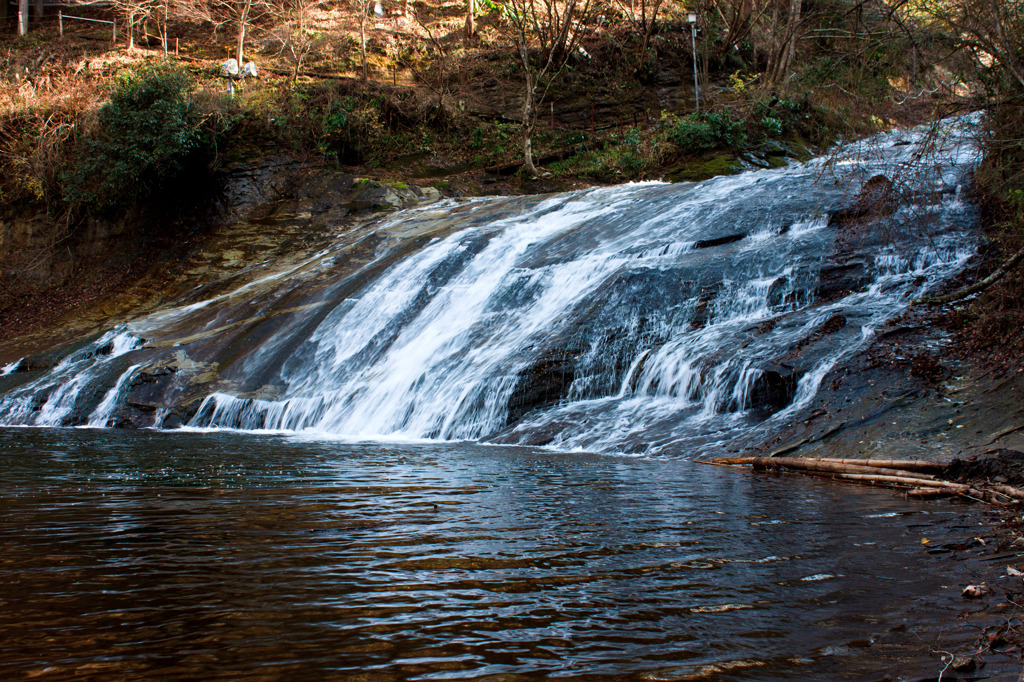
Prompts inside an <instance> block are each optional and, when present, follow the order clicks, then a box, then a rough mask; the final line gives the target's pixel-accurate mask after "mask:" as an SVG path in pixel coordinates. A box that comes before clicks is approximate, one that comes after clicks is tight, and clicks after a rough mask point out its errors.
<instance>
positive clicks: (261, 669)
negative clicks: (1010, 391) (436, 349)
mask: <svg viewBox="0 0 1024 682" xmlns="http://www.w3.org/2000/svg"><path fill="white" fill-rule="evenodd" d="M0 512H2V513H0V676H2V677H5V678H10V677H15V676H42V677H51V678H62V679H66V678H69V677H75V676H81V677H101V678H102V677H107V678H109V677H117V678H130V679H146V678H159V679H174V678H178V679H181V678H189V679H218V678H228V679H239V678H274V679H277V678H281V677H286V676H289V677H291V676H314V675H315V676H328V677H331V676H333V677H341V678H351V677H358V678H359V679H368V680H390V679H440V678H445V679H451V678H459V677H467V678H468V677H482V676H492V675H493V676H499V677H497V678H495V679H508V680H514V679H533V678H542V677H543V678H546V677H551V676H564V677H573V676H579V677H591V676H608V677H612V676H614V677H617V678H635V679H722V680H729V679H779V678H793V679H843V678H846V679H879V678H885V677H889V678H900V677H902V678H906V679H910V678H913V677H915V676H932V677H934V676H936V675H937V674H938V672H939V671H940V670H941V669H942V665H941V664H940V663H939V656H940V654H939V653H938V652H939V651H941V650H953V651H958V650H963V649H964V648H965V647H967V646H969V644H970V642H971V641H973V639H974V638H975V637H976V636H977V632H976V631H973V630H968V629H966V628H961V627H958V626H957V624H956V623H957V621H956V614H957V612H958V611H959V610H962V608H963V602H962V601H961V599H960V585H959V583H958V582H957V581H958V580H959V578H958V576H962V575H963V574H964V572H965V570H967V571H968V572H969V571H970V570H971V566H970V565H968V566H965V562H967V563H968V564H969V562H970V561H972V560H971V559H967V558H951V555H950V554H933V553H929V551H928V550H929V548H935V547H939V546H941V545H942V544H944V543H956V542H962V541H963V540H964V539H965V538H970V537H971V536H972V535H975V534H977V533H978V530H977V528H978V524H979V523H980V522H981V521H982V512H981V511H979V510H978V509H976V508H973V507H968V506H964V505H959V504H955V503H943V502H927V503H925V502H915V501H908V500H904V499H901V498H899V497H898V496H896V495H894V494H893V493H892V492H890V491H884V490H875V489H870V488H861V487H856V486H848V485H841V484H836V483H832V482H829V481H821V480H813V479H805V478H798V477H789V476H775V477H773V476H763V475H753V474H751V473H750V472H748V471H736V470H729V469H723V468H718V467H711V466H706V465H701V464H699V463H693V462H687V461H680V460H677V459H668V458H663V459H658V458H642V457H636V458H625V457H610V456H597V455H590V454H584V453H579V454H565V453H553V452H549V451H545V450H537V449H527V448H511V447H509V448H505V447H495V446H479V445H473V444H466V443H435V444H409V443H404V444H403V443H379V442H378V443H352V442H337V441H335V442H332V441H322V440H319V441H318V440H309V439H298V438H295V437H293V436H292V437H286V436H272V435H260V436H254V435H246V434H239V433H223V432H221V433H186V432H161V431H134V432H126V431H108V430H96V429H91V430H88V429H7V430H0ZM924 538H927V539H928V543H926V544H922V539H924ZM991 668H992V667H991V666H990V668H988V669H986V672H987V673H992V672H995V671H994V670H992V669H991Z"/></svg>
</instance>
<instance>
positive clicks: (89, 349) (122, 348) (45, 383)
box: [0, 328, 142, 426]
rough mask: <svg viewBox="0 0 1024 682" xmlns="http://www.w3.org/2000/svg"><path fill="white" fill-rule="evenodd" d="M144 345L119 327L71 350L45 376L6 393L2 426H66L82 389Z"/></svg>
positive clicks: (1, 410)
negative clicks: (115, 361) (123, 357)
mask: <svg viewBox="0 0 1024 682" xmlns="http://www.w3.org/2000/svg"><path fill="white" fill-rule="evenodd" d="M141 346H142V340H141V339H139V338H138V337H136V336H134V335H132V334H131V333H129V332H128V331H127V330H125V329H124V328H118V329H114V330H111V331H109V332H107V333H105V334H103V335H102V336H101V337H100V338H99V339H97V340H95V341H94V342H92V343H90V344H87V345H86V346H84V347H82V348H79V349H77V350H74V351H72V352H71V353H70V354H68V355H67V356H66V357H65V358H64V359H63V360H61V361H60V362H59V363H58V364H57V365H56V366H54V367H53V369H51V370H50V371H49V372H47V373H46V374H43V375H42V376H39V377H38V378H36V379H34V380H30V381H28V382H26V383H24V384H21V385H20V386H17V387H16V388H14V389H13V390H10V391H8V392H7V393H6V394H4V396H3V398H2V399H0V425H5V426H12V425H31V426H64V425H66V424H65V421H66V419H67V418H68V417H69V416H71V414H72V412H73V411H74V410H75V407H76V406H77V405H78V402H79V400H80V399H81V398H82V393H83V390H84V389H85V388H86V387H89V386H91V385H92V384H93V382H94V381H95V380H96V379H98V378H101V377H102V375H103V374H104V373H105V372H106V371H108V370H109V369H110V366H111V362H112V361H114V360H116V359H117V358H120V357H122V356H124V355H127V354H128V353H131V352H132V351H134V350H136V349H138V348H140V347H141Z"/></svg>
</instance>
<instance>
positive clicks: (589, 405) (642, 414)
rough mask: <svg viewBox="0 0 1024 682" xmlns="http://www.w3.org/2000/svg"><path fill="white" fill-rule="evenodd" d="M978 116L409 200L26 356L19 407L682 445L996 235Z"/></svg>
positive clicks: (10, 414) (793, 400)
mask: <svg viewBox="0 0 1024 682" xmlns="http://www.w3.org/2000/svg"><path fill="white" fill-rule="evenodd" d="M968 132H969V131H967V130H966V128H965V126H964V125H962V124H954V123H948V124H946V125H945V127H943V128H942V129H941V130H940V134H939V135H938V136H937V137H933V138H932V137H928V138H926V137H924V136H923V135H922V134H921V133H920V132H917V133H892V134H889V135H885V136H880V137H879V138H876V139H874V140H871V141H868V142H865V143H862V144H859V145H853V146H850V147H848V148H845V149H843V150H842V151H840V152H837V154H836V155H835V156H834V157H831V158H829V159H818V160H816V161H813V162H810V163H806V164H793V165H792V166H789V167H787V168H782V169H777V170H766V171H758V172H748V173H744V174H741V175H738V176H734V177H722V178H715V179H713V180H710V181H708V182H703V183H698V184H681V185H667V184H662V183H647V184H641V185H627V186H621V187H612V188H599V189H594V190H588V191H584V192H575V193H569V194H562V195H553V196H547V197H518V198H500V199H493V200H474V201H468V202H449V203H447V204H442V205H439V206H432V207H429V208H426V209H422V210H418V211H406V212H400V213H398V214H395V215H394V216H391V217H389V218H387V219H385V220H383V221H382V222H379V223H376V224H373V225H371V226H369V227H368V228H365V229H361V230H354V231H350V232H343V233H342V234H339V235H338V237H337V239H336V241H335V242H334V244H333V245H332V246H331V247H330V248H328V249H326V250H325V251H323V252H321V253H318V254H315V255H314V256H312V257H310V258H309V259H308V260H306V261H304V262H300V263H298V264H294V265H293V266H289V267H280V268H278V269H277V270H274V269H272V268H271V266H270V265H269V264H266V263H262V264H259V265H257V266H254V267H253V269H252V270H251V271H250V272H248V273H247V275H248V279H245V280H244V281H240V282H239V283H238V284H237V285H236V286H235V288H234V290H230V291H226V292H223V291H222V292H220V293H216V294H214V293H213V292H210V293H207V292H205V290H203V289H200V290H198V291H196V292H194V294H193V295H192V296H191V297H190V298H187V299H186V300H183V301H179V302H177V303H176V304H169V305H168V306H167V307H165V308H164V309H162V310H160V311H157V312H156V313H154V314H152V315H149V316H147V317H144V318H140V319H137V320H134V321H132V322H131V323H130V324H129V325H127V326H126V327H122V328H118V329H113V330H110V331H109V332H108V333H107V334H105V335H104V336H103V337H101V338H99V339H96V340H95V341H93V342H92V343H90V344H87V345H84V346H79V347H77V348H75V349H73V350H72V352H70V353H69V354H66V355H64V356H63V357H62V358H60V360H59V362H58V363H56V364H55V365H54V366H48V364H47V362H42V361H33V362H28V363H25V364H24V365H11V366H10V367H11V371H9V372H8V371H7V368H5V369H4V371H5V372H6V373H5V374H4V375H2V376H0V391H3V396H2V398H0V424H8V425H20V424H32V425H40V426H59V425H63V426H68V425H84V424H90V425H94V426H103V425H108V424H109V425H116V424H123V423H130V424H133V425H156V426H165V427H167V426H176V425H179V424H180V423H182V422H187V423H188V424H189V425H191V426H194V427H221V428H232V429H243V430H269V431H282V430H283V431H293V432H314V433H320V434H329V435H332V436H336V435H341V436H346V437H360V438H367V437H370V438H380V437H400V438H406V439H410V438H411V439H423V438H425V439H432V440H448V441H451V440H456V441H458V440H475V441H488V442H501V443H509V444H525V445H546V446H548V447H551V448H554V449H558V450H578V449H586V450H591V451H599V452H620V453H652V454H662V453H667V454H674V455H681V456H686V457H692V456H695V455H699V454H701V453H706V452H709V451H714V450H717V449H720V448H721V447H722V446H725V445H729V444H736V443H741V442H743V441H744V439H747V440H749V439H751V438H756V437H760V436H761V435H763V433H764V432H765V431H766V430H770V429H772V428H775V427H778V426H779V425H781V424H785V423H786V422H787V420H789V419H790V418H791V417H792V415H793V414H794V413H795V412H796V411H798V410H799V409H801V408H803V407H805V406H806V405H808V404H809V402H810V401H811V400H812V399H813V398H814V396H815V393H816V392H817V390H818V387H819V385H820V383H821V381H822V380H823V378H824V377H825V376H826V375H827V373H828V372H829V371H830V370H831V369H832V368H833V367H835V366H836V365H837V364H838V363H840V362H841V361H842V360H843V359H844V358H846V357H849V356H850V355H851V354H853V353H855V352H857V351H858V350H861V349H863V348H865V347H867V346H868V345H869V344H870V342H871V339H872V338H873V335H874V334H875V331H876V330H878V329H879V328H881V327H883V326H884V325H885V324H886V323H887V322H888V321H889V320H891V319H893V318H894V317H896V316H898V315H899V314H900V312H901V311H902V310H904V309H905V307H906V305H907V303H908V301H909V300H910V299H911V298H912V297H914V296H918V295H921V294H923V293H925V292H927V291H928V290H930V289H932V288H934V287H935V286H936V285H938V284H940V283H942V282H943V281H945V280H946V279H948V278H949V277H950V276H952V275H954V274H955V273H957V272H958V271H959V270H961V269H962V268H963V266H964V264H965V263H966V262H967V260H968V259H969V258H970V257H971V256H972V255H973V254H974V252H975V237H974V236H973V232H972V230H973V227H974V222H975V211H974V209H973V208H972V207H971V206H970V205H968V204H966V203H965V202H964V201H962V199H961V189H962V185H963V183H964V181H965V180H964V178H965V175H966V174H967V173H968V172H969V171H970V169H971V168H972V167H973V164H974V163H975V162H976V160H977V150H976V148H975V147H974V146H973V144H972V143H971V139H970V137H969V134H968ZM877 175H885V176H886V177H887V178H891V179H892V182H891V190H890V191H889V193H888V194H887V195H886V197H887V198H886V200H885V201H884V202H882V206H881V208H880V210H877V211H876V212H877V213H879V216H878V218H877V220H874V221H867V222H858V220H852V221H850V220H846V222H844V221H843V220H842V219H840V218H837V216H841V215H843V214H844V212H846V213H849V211H850V208H851V206H855V205H856V203H857V201H858V196H859V195H860V194H861V191H862V187H863V186H864V185H865V182H866V181H867V180H868V179H869V178H872V177H874V176H877ZM873 187H876V188H877V187H878V185H877V184H876V185H873ZM875 208H876V209H878V208H879V207H877V206H876V207H875ZM268 268H269V269H268ZM836 273H839V275H837V274H836ZM837 277H838V278H839V280H838V281H839V283H838V284H837V283H836V281H837V280H836V278H837ZM829 325H831V326H829ZM826 328H827V329H828V330H829V331H828V332H827V333H825V332H823V331H822V330H823V329H826ZM169 417H173V419H171V420H170V421H168V418H169Z"/></svg>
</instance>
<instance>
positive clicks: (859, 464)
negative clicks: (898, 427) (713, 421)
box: [710, 457, 1024, 505]
mask: <svg viewBox="0 0 1024 682" xmlns="http://www.w3.org/2000/svg"><path fill="white" fill-rule="evenodd" d="M710 464H716V465H719V466H743V465H749V466H751V467H752V468H753V469H755V470H770V469H787V470H791V471H795V472H799V473H803V474H807V475H809V476H819V477H825V478H832V479H838V480H844V481H851V482H856V483H861V484H866V485H881V486H888V487H893V488H900V489H903V490H906V494H907V496H908V497H917V498H930V497H941V496H946V495H959V496H961V497H964V498H967V499H971V500H976V501H980V502H987V503H989V504H997V505H1005V504H1011V503H1016V502H1021V501H1024V490H1021V489H1020V488H1015V487H1013V486H1009V485H999V484H987V483H986V484H982V483H957V482H955V481H945V480H941V479H939V478H938V477H937V476H936V475H935V474H938V473H940V472H941V471H942V470H943V469H944V466H943V465H942V464H940V463H938V462H927V461H917V460H899V459H835V458H810V457H718V458H715V459H713V460H711V462H710Z"/></svg>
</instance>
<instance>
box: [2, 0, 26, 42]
mask: <svg viewBox="0 0 1024 682" xmlns="http://www.w3.org/2000/svg"><path fill="white" fill-rule="evenodd" d="M0 1H2V0H0ZM26 33H28V0H18V35H20V36H23V35H25V34H26Z"/></svg>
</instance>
